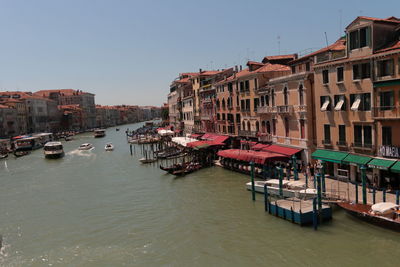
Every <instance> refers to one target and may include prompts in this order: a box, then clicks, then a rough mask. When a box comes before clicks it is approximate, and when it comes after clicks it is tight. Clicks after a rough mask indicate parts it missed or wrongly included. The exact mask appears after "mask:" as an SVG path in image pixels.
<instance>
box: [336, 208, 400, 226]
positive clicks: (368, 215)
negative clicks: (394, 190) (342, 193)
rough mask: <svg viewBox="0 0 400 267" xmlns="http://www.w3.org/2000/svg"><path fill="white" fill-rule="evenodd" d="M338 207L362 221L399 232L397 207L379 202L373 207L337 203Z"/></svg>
mask: <svg viewBox="0 0 400 267" xmlns="http://www.w3.org/2000/svg"><path fill="white" fill-rule="evenodd" d="M338 205H339V206H340V207H341V208H343V209H344V210H346V211H347V212H348V213H349V214H351V215H353V216H355V217H357V218H359V219H361V220H363V221H366V222H369V223H372V224H375V225H378V226H381V227H384V228H388V229H392V230H395V231H400V210H399V205H396V204H394V203H391V202H380V203H376V204H374V205H369V204H356V203H351V202H339V203H338Z"/></svg>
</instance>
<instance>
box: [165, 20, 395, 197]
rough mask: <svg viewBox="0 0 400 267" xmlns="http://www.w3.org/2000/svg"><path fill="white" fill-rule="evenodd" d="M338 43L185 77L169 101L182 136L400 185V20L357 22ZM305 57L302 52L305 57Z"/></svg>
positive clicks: (384, 185) (171, 116)
mask: <svg viewBox="0 0 400 267" xmlns="http://www.w3.org/2000/svg"><path fill="white" fill-rule="evenodd" d="M344 31H345V35H344V36H343V37H341V38H339V39H338V40H337V41H335V42H334V43H332V44H330V45H328V46H326V47H324V48H322V49H319V50H317V51H313V52H310V53H308V54H303V55H298V54H287V55H272V56H265V57H264V58H263V59H262V60H261V62H256V61H248V62H247V64H246V65H247V67H246V68H242V66H233V67H231V68H228V69H222V70H202V69H200V70H199V71H198V72H186V73H181V74H180V75H179V77H178V78H176V79H175V80H174V81H173V82H172V83H171V86H170V92H169V94H168V108H169V124H170V125H171V127H173V129H174V130H175V131H180V132H181V133H182V135H188V134H200V133H216V134H220V135H227V136H230V137H231V138H233V142H232V147H234V148H235V147H236V148H237V147H239V146H240V142H241V143H242V144H244V143H246V144H248V145H249V147H251V146H252V145H254V144H255V143H261V144H270V145H271V144H272V145H274V146H276V149H275V150H274V152H277V153H284V152H285V150H287V149H288V148H289V149H294V150H295V151H298V152H296V157H297V161H298V163H302V164H304V165H308V164H314V163H315V160H321V161H322V163H323V164H324V168H325V173H326V174H327V175H328V176H330V177H334V178H348V179H350V180H351V181H353V182H355V181H357V182H361V176H362V175H361V173H362V168H361V167H365V168H366V177H367V183H368V184H369V185H371V186H372V185H374V186H375V187H379V188H386V189H388V190H390V189H399V186H400V183H399V181H400V177H399V174H398V173H399V172H400V164H399V162H397V160H398V159H400V149H399V146H400V139H399V138H398V136H399V131H400V106H399V105H400V101H399V98H400V19H398V18H396V17H389V18H371V17H363V16H360V17H357V18H355V19H354V21H352V22H351V23H350V24H349V25H348V26H347V27H346V28H345V29H344ZM299 50H300V49H299Z"/></svg>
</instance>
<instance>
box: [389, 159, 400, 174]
mask: <svg viewBox="0 0 400 267" xmlns="http://www.w3.org/2000/svg"><path fill="white" fill-rule="evenodd" d="M390 171H391V172H397V173H400V161H397V162H396V163H395V164H393V166H392V167H390Z"/></svg>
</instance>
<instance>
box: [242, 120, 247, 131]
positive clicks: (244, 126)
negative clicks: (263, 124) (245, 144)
mask: <svg viewBox="0 0 400 267" xmlns="http://www.w3.org/2000/svg"><path fill="white" fill-rule="evenodd" d="M242 128H243V131H245V130H246V124H245V122H244V121H243V122H242Z"/></svg>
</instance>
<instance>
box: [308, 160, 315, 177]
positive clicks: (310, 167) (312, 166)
mask: <svg viewBox="0 0 400 267" xmlns="http://www.w3.org/2000/svg"><path fill="white" fill-rule="evenodd" d="M308 168H309V169H310V176H311V178H312V179H314V165H312V164H311V163H308Z"/></svg>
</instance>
